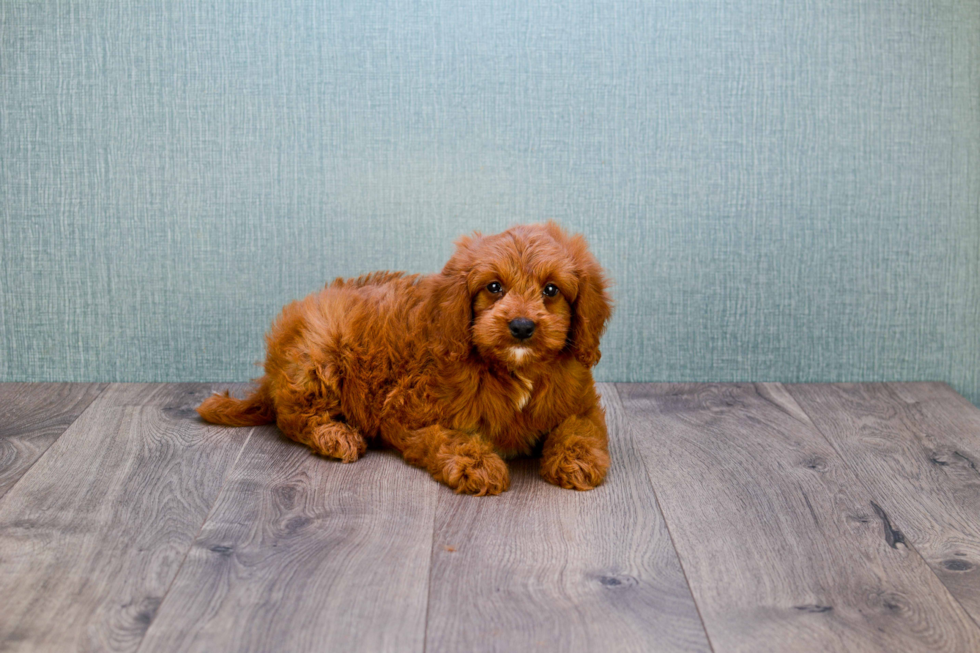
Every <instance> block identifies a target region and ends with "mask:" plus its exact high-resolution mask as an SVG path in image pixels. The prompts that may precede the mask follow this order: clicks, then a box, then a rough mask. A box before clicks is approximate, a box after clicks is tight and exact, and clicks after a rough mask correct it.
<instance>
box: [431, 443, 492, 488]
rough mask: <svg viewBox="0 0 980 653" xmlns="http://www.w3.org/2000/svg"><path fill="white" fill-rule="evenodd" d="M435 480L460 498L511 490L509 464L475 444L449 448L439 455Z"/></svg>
mask: <svg viewBox="0 0 980 653" xmlns="http://www.w3.org/2000/svg"><path fill="white" fill-rule="evenodd" d="M437 466H438V468H439V473H438V475H437V476H436V478H437V479H438V480H440V481H442V482H443V483H445V484H446V485H448V486H449V487H451V488H452V489H453V490H455V491H456V492H457V493H459V494H474V495H476V496H485V495H488V494H500V493H501V492H503V491H505V490H506V489H507V488H508V487H509V486H510V472H509V471H508V469H507V463H505V462H504V461H503V459H501V457H500V456H498V455H497V454H496V453H494V452H493V451H487V450H486V449H485V448H484V447H481V446H479V445H477V444H475V443H467V444H464V445H457V446H453V447H446V448H445V449H444V450H442V451H440V452H439V454H438V455H437Z"/></svg>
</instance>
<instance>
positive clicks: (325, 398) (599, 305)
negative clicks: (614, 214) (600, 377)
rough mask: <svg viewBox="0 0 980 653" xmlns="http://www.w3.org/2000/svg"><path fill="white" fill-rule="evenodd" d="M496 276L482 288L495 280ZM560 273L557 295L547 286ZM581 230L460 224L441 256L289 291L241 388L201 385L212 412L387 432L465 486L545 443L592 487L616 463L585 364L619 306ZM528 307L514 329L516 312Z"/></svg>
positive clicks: (546, 459) (488, 489) (503, 470)
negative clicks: (208, 392) (445, 257)
mask: <svg viewBox="0 0 980 653" xmlns="http://www.w3.org/2000/svg"><path fill="white" fill-rule="evenodd" d="M494 281H496V282H498V283H500V284H501V286H502V292H499V293H493V292H491V291H490V289H488V285H489V284H491V283H492V282H494ZM549 283H550V284H554V285H555V286H557V288H558V290H559V292H558V293H557V295H556V296H555V297H548V296H547V295H546V294H545V293H544V292H543V289H544V288H545V286H546V285H547V284H549ZM608 285H609V283H608V281H607V279H606V276H605V274H604V273H603V270H602V268H600V267H599V264H598V263H597V262H596V260H595V258H594V257H593V256H592V254H591V253H590V252H589V249H588V246H587V244H586V242H585V239H584V238H582V236H580V235H572V236H569V235H568V234H567V233H565V232H564V231H563V230H562V229H561V228H560V227H559V226H558V225H556V224H555V223H553V222H548V223H546V224H537V225H523V226H516V227H513V228H511V229H508V230H507V231H505V232H503V233H501V234H497V235H492V236H483V235H481V234H479V233H476V234H474V235H473V236H464V237H462V238H460V239H459V240H458V241H457V242H456V251H455V253H454V255H453V256H452V258H451V259H450V260H449V262H448V263H447V264H446V266H445V268H443V270H442V272H440V273H438V274H432V275H427V276H421V275H405V274H403V273H401V272H376V273H373V274H369V275H365V276H362V277H359V278H357V279H348V280H345V279H337V280H336V281H334V282H333V283H330V284H329V285H327V286H326V287H325V288H324V289H323V290H321V291H319V292H317V293H314V294H312V295H310V296H308V297H306V298H305V299H302V300H299V301H295V302H293V303H291V304H289V305H288V306H286V307H285V308H284V309H283V311H282V313H281V314H280V315H279V317H278V318H277V319H276V321H275V322H274V323H273V325H272V329H271V330H270V332H269V333H268V335H267V336H266V345H267V349H268V351H267V355H266V360H265V375H264V376H263V377H261V378H260V379H258V380H257V388H256V389H255V391H254V392H253V393H252V394H251V395H250V396H248V397H247V398H245V399H235V398H233V397H230V396H229V395H228V393H227V392H225V393H224V394H223V395H217V394H216V395H214V396H212V397H209V398H208V399H207V400H205V401H204V402H203V403H202V404H201V405H200V406H199V407H198V409H197V410H198V413H200V415H201V417H203V418H204V419H205V420H207V421H209V422H213V423H216V424H226V425H230V426H244V425H254V424H265V423H269V422H273V421H274V422H275V423H276V424H277V425H278V426H279V428H280V429H281V430H282V432H283V433H285V434H286V435H287V436H288V437H290V438H292V439H294V440H296V441H298V442H301V443H303V444H305V445H307V446H308V447H310V448H311V449H312V450H313V451H314V452H316V453H318V454H321V455H323V456H328V457H331V458H337V459H339V460H342V461H344V462H352V461H355V460H357V459H358V458H359V457H360V456H361V455H363V454H364V452H365V451H366V449H367V446H368V443H372V444H376V445H381V446H390V447H394V448H395V449H397V450H398V451H399V452H401V454H402V456H403V457H404V459H405V460H406V461H407V462H408V463H410V464H412V465H417V466H419V467H422V468H424V469H426V470H428V471H429V473H430V474H432V476H433V477H434V478H435V479H436V480H438V481H440V482H442V483H445V484H446V485H448V486H449V487H451V488H453V489H454V490H456V491H457V492H465V493H470V494H476V495H485V494H498V493H500V492H502V491H504V490H506V489H507V487H508V485H509V482H510V477H509V474H508V471H507V465H506V463H505V462H504V458H506V457H510V456H515V455H528V454H531V453H533V452H535V451H541V457H542V462H541V475H542V476H543V477H544V478H545V480H547V481H549V482H551V483H554V484H555V485H558V486H561V487H564V488H570V489H576V490H588V489H591V488H593V487H595V486H597V485H598V484H600V483H601V482H602V479H603V477H604V476H605V474H606V469H607V468H608V466H609V455H608V452H607V436H606V423H605V415H604V413H603V410H602V407H601V406H600V405H599V396H598V395H597V393H596V390H595V385H594V383H593V380H592V373H591V371H590V368H591V367H592V366H593V365H595V364H596V363H597V362H598V361H599V357H600V352H599V338H600V336H601V335H602V333H603V331H604V329H605V325H606V322H607V320H608V319H609V317H610V315H611V311H612V304H611V301H610V297H609V294H608ZM518 317H524V318H528V319H530V320H532V321H533V322H534V323H535V331H534V334H533V335H532V336H531V337H530V338H529V339H527V340H526V341H523V342H521V341H518V340H517V339H515V338H514V337H513V336H512V335H511V333H510V330H509V327H508V324H509V323H510V322H511V320H514V319H515V318H518Z"/></svg>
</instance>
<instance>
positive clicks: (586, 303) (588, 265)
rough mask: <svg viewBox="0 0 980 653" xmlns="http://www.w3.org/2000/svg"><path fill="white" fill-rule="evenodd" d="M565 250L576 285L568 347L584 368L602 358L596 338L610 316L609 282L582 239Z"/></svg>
mask: <svg viewBox="0 0 980 653" xmlns="http://www.w3.org/2000/svg"><path fill="white" fill-rule="evenodd" d="M568 250H569V253H570V254H571V257H572V260H573V261H574V262H575V274H576V275H577V276H578V283H579V286H578V295H576V297H575V302H574V304H573V306H572V311H573V312H572V326H571V329H570V330H569V344H570V345H571V351H572V353H573V354H575V358H577V359H578V360H579V361H581V363H582V364H583V365H585V366H586V367H592V366H593V365H595V364H596V363H598V362H599V359H600V358H601V357H602V352H600V351H599V338H600V337H602V334H603V332H604V331H605V330H606V321H607V320H609V317H610V316H611V315H612V298H611V297H610V296H609V290H608V289H609V280H608V279H606V275H605V273H604V272H603V271H602V267H600V266H599V262H598V261H596V259H595V257H594V256H593V255H592V253H591V252H590V251H589V246H588V244H587V243H586V242H585V239H584V238H583V237H582V236H581V235H579V234H576V235H574V236H572V237H571V239H570V240H569V242H568Z"/></svg>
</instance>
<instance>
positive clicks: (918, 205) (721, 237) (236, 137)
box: [0, 0, 980, 402]
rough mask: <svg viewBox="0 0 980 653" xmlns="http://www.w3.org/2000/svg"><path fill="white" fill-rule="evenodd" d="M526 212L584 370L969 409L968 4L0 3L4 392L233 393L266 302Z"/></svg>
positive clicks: (973, 384)
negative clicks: (557, 229) (561, 292)
mask: <svg viewBox="0 0 980 653" xmlns="http://www.w3.org/2000/svg"><path fill="white" fill-rule="evenodd" d="M546 218H554V219H557V220H559V221H560V222H563V223H564V224H566V225H567V226H568V227H570V228H572V229H574V230H579V231H583V232H585V233H586V234H587V235H588V237H589V238H590V240H591V242H592V243H593V245H594V249H595V250H596V252H597V254H598V255H599V257H600V260H601V261H602V262H603V263H604V264H605V265H606V266H607V267H608V269H609V271H610V272H611V274H612V276H613V277H614V278H615V279H616V281H617V286H616V289H615V295H616V298H617V301H618V312H617V313H616V316H615V318H614V320H613V322H612V324H611V326H610V329H609V333H608V336H607V338H606V340H605V346H604V348H603V349H604V353H605V355H604V358H603V361H602V363H601V364H600V366H599V367H598V368H597V375H598V377H599V378H600V379H603V380H624V381H641V380H651V381H661V380H678V381H679V380H719V381H734V380H782V381H833V380H855V381H869V380H881V379H895V380H913V379H916V380H918V379H940V380H945V381H948V382H950V383H951V384H952V385H953V387H955V388H956V389H957V390H959V391H960V392H962V393H963V394H965V395H966V396H967V397H969V398H970V399H971V400H972V401H974V402H977V401H978V400H980V376H978V373H977V370H978V368H980V3H978V2H976V1H975V0H973V1H957V0H948V1H946V2H934V1H930V2H923V1H922V0H893V1H889V2H885V1H883V0H882V1H872V0H867V1H865V0H826V1H823V2H791V1H788V0H785V1H776V0H743V1H740V2H739V1H734V0H699V1H697V2H695V1H693V0H668V1H664V2H624V1H622V0H603V1H597V2H583V1H580V0H573V1H571V2H555V1H554V0H530V1H528V0H502V1H499V2H494V1H487V0H474V1H471V2H467V1H461V0H444V1H441V2H425V1H422V2H408V1H401V0H382V1H379V2H331V1H327V2H315V1H313V0H303V1H290V0H283V1H278V2H270V1H269V0H255V1H251V2H246V1H242V0H234V1H233V0H218V1H217V2H214V3H202V2H198V1H197V0H194V1H187V2H182V1H177V0H166V1H163V0H161V1H157V2H137V1H133V0H100V1H99V2H87V1H83V0H67V1H61V2H56V1H47V2H18V1H14V0H5V1H4V2H2V3H0V222H2V226H0V230H2V231H0V275H2V277H0V280H2V300H0V379H2V380H42V379H43V380H48V379H66V380H153V381H163V380H229V381H230V380H244V379H247V378H250V377H252V376H255V375H256V374H257V372H258V370H257V368H255V367H253V365H252V364H253V362H255V361H258V360H260V359H261V357H262V354H263V350H262V334H263V332H264V331H265V329H266V328H267V326H268V324H269V322H270V320H271V319H272V318H273V317H274V315H275V314H276V312H277V311H278V309H279V308H280V307H281V306H282V304H283V303H285V302H286V301H288V300H290V299H292V298H296V297H300V296H303V295H305V294H306V293H308V292H310V291H312V290H314V289H316V288H319V287H320V286H321V285H322V284H323V282H324V281H325V280H327V279H330V278H333V277H335V276H339V275H355V274H359V273H361V272H365V271H370V270H375V269H382V268H390V269H405V270H410V271H432V270H436V269H438V268H439V267H440V266H441V265H442V263H443V262H444V260H445V259H446V258H447V256H448V255H449V253H450V250H451V241H452V239H453V238H454V237H455V236H456V235H458V234H460V233H462V232H467V231H471V230H474V229H479V230H483V231H495V230H499V229H502V228H505V227H507V226H508V225H510V224H513V223H515V222H524V221H537V220H543V219H546Z"/></svg>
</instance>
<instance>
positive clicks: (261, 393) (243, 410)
mask: <svg viewBox="0 0 980 653" xmlns="http://www.w3.org/2000/svg"><path fill="white" fill-rule="evenodd" d="M263 381H264V379H263ZM197 414H198V415H200V416H201V417H202V418H203V419H204V421H206V422H211V423H212V424H223V425H225V426H258V425H260V424H270V423H272V422H274V421H276V411H275V409H274V408H273V407H272V399H271V397H269V395H268V393H267V392H266V388H265V384H264V383H262V384H261V385H259V387H258V388H256V390H255V391H254V392H253V393H252V394H250V395H249V396H247V397H245V398H244V399H235V398H234V397H232V396H231V395H230V394H229V393H228V391H227V390H225V393H224V394H218V393H215V394H213V395H211V396H210V397H208V398H207V399H205V400H204V401H202V402H201V405H200V406H198V407H197Z"/></svg>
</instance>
